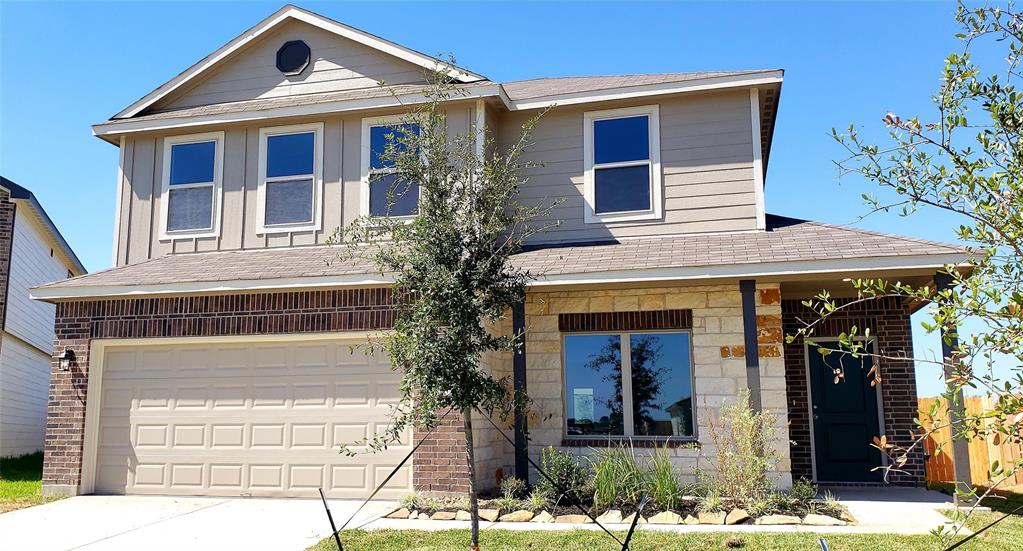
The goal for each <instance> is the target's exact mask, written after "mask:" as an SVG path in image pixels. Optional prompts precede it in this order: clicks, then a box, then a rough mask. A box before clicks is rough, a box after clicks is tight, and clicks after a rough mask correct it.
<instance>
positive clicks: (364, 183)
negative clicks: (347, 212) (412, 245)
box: [359, 115, 423, 220]
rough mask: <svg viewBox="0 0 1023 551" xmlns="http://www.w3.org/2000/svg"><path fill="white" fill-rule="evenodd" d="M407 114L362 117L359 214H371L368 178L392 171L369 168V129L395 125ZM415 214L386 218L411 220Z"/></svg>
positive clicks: (370, 148)
mask: <svg viewBox="0 0 1023 551" xmlns="http://www.w3.org/2000/svg"><path fill="white" fill-rule="evenodd" d="M407 122H409V121H408V116H407V115H387V116H383V117H367V118H364V119H362V177H361V180H360V182H361V185H360V186H359V189H360V193H359V214H361V215H362V216H373V215H371V214H370V212H369V179H370V177H372V176H373V175H375V174H387V173H391V172H394V171H395V169H393V168H384V169H379V168H378V169H373V170H370V167H369V165H370V156H371V155H372V154H373V148H372V143H370V139H371V138H370V129H372V128H374V127H377V126H395V125H398V124H403V123H407ZM422 200H423V189H422V187H420V188H419V202H420V203H421V202H422ZM415 217H416V215H414V214H411V215H406V216H389V217H387V218H391V219H395V220H412V219H413V218H415ZM373 218H384V217H383V216H373Z"/></svg>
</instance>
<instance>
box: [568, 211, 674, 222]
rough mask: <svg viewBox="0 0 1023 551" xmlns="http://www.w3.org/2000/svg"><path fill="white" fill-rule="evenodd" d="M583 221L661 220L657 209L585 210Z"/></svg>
mask: <svg viewBox="0 0 1023 551" xmlns="http://www.w3.org/2000/svg"><path fill="white" fill-rule="evenodd" d="M584 214H585V216H584V221H585V223H587V224H608V223H613V222H639V221H644V220H646V221H649V220H661V219H662V218H663V216H662V214H661V213H660V212H658V211H638V212H637V211H626V212H608V213H604V214H597V213H595V212H592V211H590V210H589V209H587V210H586V212H585V213H584Z"/></svg>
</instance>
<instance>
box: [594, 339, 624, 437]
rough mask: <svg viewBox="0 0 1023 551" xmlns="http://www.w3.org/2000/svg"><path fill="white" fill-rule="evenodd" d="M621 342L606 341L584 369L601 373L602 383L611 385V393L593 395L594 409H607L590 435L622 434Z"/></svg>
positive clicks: (616, 340)
mask: <svg viewBox="0 0 1023 551" xmlns="http://www.w3.org/2000/svg"><path fill="white" fill-rule="evenodd" d="M621 343H622V341H621V338H619V337H612V338H609V339H607V341H606V342H605V343H604V345H603V346H601V347H600V350H598V351H597V352H596V353H594V354H591V355H590V357H589V361H587V362H586V367H588V368H590V369H592V370H594V371H596V372H597V373H602V374H603V376H602V377H601V378H602V379H603V380H604V381H607V382H609V383H611V388H613V389H614V390H613V392H612V394H611V395H608V396H605V395H604V394H603V392H601V393H600V394H597V393H594V395H593V405H594V409H596V406H597V405H598V404H600V405H603V406H605V407H607V410H608V412H609V413H608V415H602V416H601V417H600V419H598V420H595V422H594V424H593V428H592V430H590V431H588V432H589V433H590V434H624V431H623V429H624V427H625V422H624V420H625V418H624V416H623V412H622V349H621V346H622V344H621Z"/></svg>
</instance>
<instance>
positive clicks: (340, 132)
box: [117, 101, 475, 265]
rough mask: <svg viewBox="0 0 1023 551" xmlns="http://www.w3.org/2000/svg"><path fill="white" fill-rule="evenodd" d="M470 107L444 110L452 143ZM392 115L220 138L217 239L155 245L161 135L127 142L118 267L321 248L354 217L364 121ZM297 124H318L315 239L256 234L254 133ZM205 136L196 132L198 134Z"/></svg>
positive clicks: (249, 129) (251, 128)
mask: <svg viewBox="0 0 1023 551" xmlns="http://www.w3.org/2000/svg"><path fill="white" fill-rule="evenodd" d="M474 109H475V108H474V102H471V101H464V102H459V103H457V104H453V105H452V106H451V107H450V108H449V109H448V112H447V114H448V126H449V129H450V132H451V134H452V135H454V134H455V133H464V132H467V131H468V130H469V125H470V122H471V121H473V120H474V117H475V112H474ZM386 114H393V111H392V112H359V113H353V114H346V115H343V116H342V115H332V116H325V117H314V118H305V119H301V120H287V121H281V122H273V123H264V124H244V125H232V126H228V127H222V128H218V130H224V175H223V192H222V196H221V201H222V205H221V216H222V219H221V224H220V228H221V229H220V236H219V237H207V238H198V239H193V238H179V239H173V240H164V239H161V238H160V233H161V232H160V230H161V228H162V224H163V223H164V222H163V211H162V205H161V201H162V197H161V195H160V194H161V188H162V181H161V180H162V177H163V142H164V137H166V136H171V135H173V134H167V135H166V136H164V135H160V136H156V135H143V136H138V137H134V138H128V139H126V140H125V155H124V163H125V166H124V167H123V169H122V172H123V174H124V178H125V186H124V192H123V197H122V199H121V209H122V214H121V224H122V227H123V228H125V229H124V230H122V232H121V233H120V234H119V240H118V252H117V262H118V265H123V264H127V263H135V262H141V261H143V260H147V259H150V258H155V257H159V256H163V255H166V254H170V253H186V252H196V251H215V250H238V249H253V248H265V247H293V246H302V245H317V244H324V243H326V242H327V241H328V239H329V238H330V236H331V235H332V234H333V232H334V230H335V229H337V228H338V227H339V226H342V225H343V224H348V223H350V222H351V221H352V220H354V219H355V218H356V217H358V215H359V204H360V202H359V199H360V193H362V185H361V177H362V158H361V148H362V144H361V140H362V119H363V118H365V117H377V116H381V115H386ZM298 122H302V123H304V122H322V123H323V196H322V197H321V200H322V205H323V217H322V225H321V229H320V230H318V231H301V232H283V233H267V234H263V233H260V232H259V231H258V229H257V228H258V220H259V217H260V216H261V213H260V212H258V205H257V200H256V197H257V194H258V186H259V182H258V179H259V176H258V175H259V165H258V163H259V129H260V128H261V127H269V126H280V125H285V124H294V123H298ZM208 130H209V129H202V130H195V131H194V132H191V131H190V132H188V133H198V132H204V131H208Z"/></svg>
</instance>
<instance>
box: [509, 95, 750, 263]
mask: <svg viewBox="0 0 1023 551" xmlns="http://www.w3.org/2000/svg"><path fill="white" fill-rule="evenodd" d="M654 104H656V105H658V106H659V108H660V132H661V136H660V137H661V170H662V175H663V176H662V181H663V185H664V197H663V201H664V218H663V219H662V220H647V221H634V222H608V223H597V224H587V223H586V222H585V221H584V215H583V204H584V200H583V188H584V176H583V114H584V113H585V112H586V111H596V110H603V109H613V108H618V107H630V106H639V105H654ZM534 115H535V112H523V113H506V114H504V115H503V116H501V117H500V118H499V120H498V121H497V132H496V137H497V141H498V146H499V147H508V146H509V145H510V144H511V143H513V141H514V140H516V139H517V138H518V135H519V132H520V129H521V127H522V124H523V123H524V122H525V121H526V120H528V119H529V118H530V117H532V116H534ZM532 141H533V143H534V146H533V147H532V148H531V149H530V150H529V151H528V152H527V153H526V155H525V159H526V160H529V161H534V162H536V163H540V164H541V165H540V166H536V167H535V168H531V169H529V170H527V171H525V175H526V176H528V178H529V181H528V182H527V183H526V184H525V185H524V186H523V189H522V192H521V193H520V195H519V199H520V200H521V201H522V202H524V203H526V204H536V203H537V202H545V203H547V204H550V203H552V202H554V201H558V202H559V203H558V205H557V207H556V208H554V209H553V210H552V212H551V213H550V217H549V219H548V220H545V221H546V222H555V221H559V222H560V224H559V225H558V227H554V228H551V229H550V230H549V231H548V232H546V233H544V234H538V235H536V236H535V237H534V238H533V241H534V242H536V243H540V242H576V241H588V240H602V239H604V240H607V239H616V238H620V237H637V236H649V235H668V234H679V233H698V232H720V231H741V230H755V229H756V224H757V205H756V196H755V193H754V189H755V188H754V186H755V182H754V176H753V140H752V127H751V114H750V95H749V91H748V90H745V89H744V90H738V91H734V92H716V93H700V94H690V95H685V96H678V97H673V98H664V97H661V98H648V99H644V100H632V101H622V102H613V103H610V102H607V103H602V104H599V106H594V105H591V106H566V107H559V108H555V109H553V110H552V111H550V112H549V113H547V114H546V115H544V117H543V119H542V120H541V121H540V123H539V124H538V125H537V126H536V129H535V131H534V134H533V140H532Z"/></svg>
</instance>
